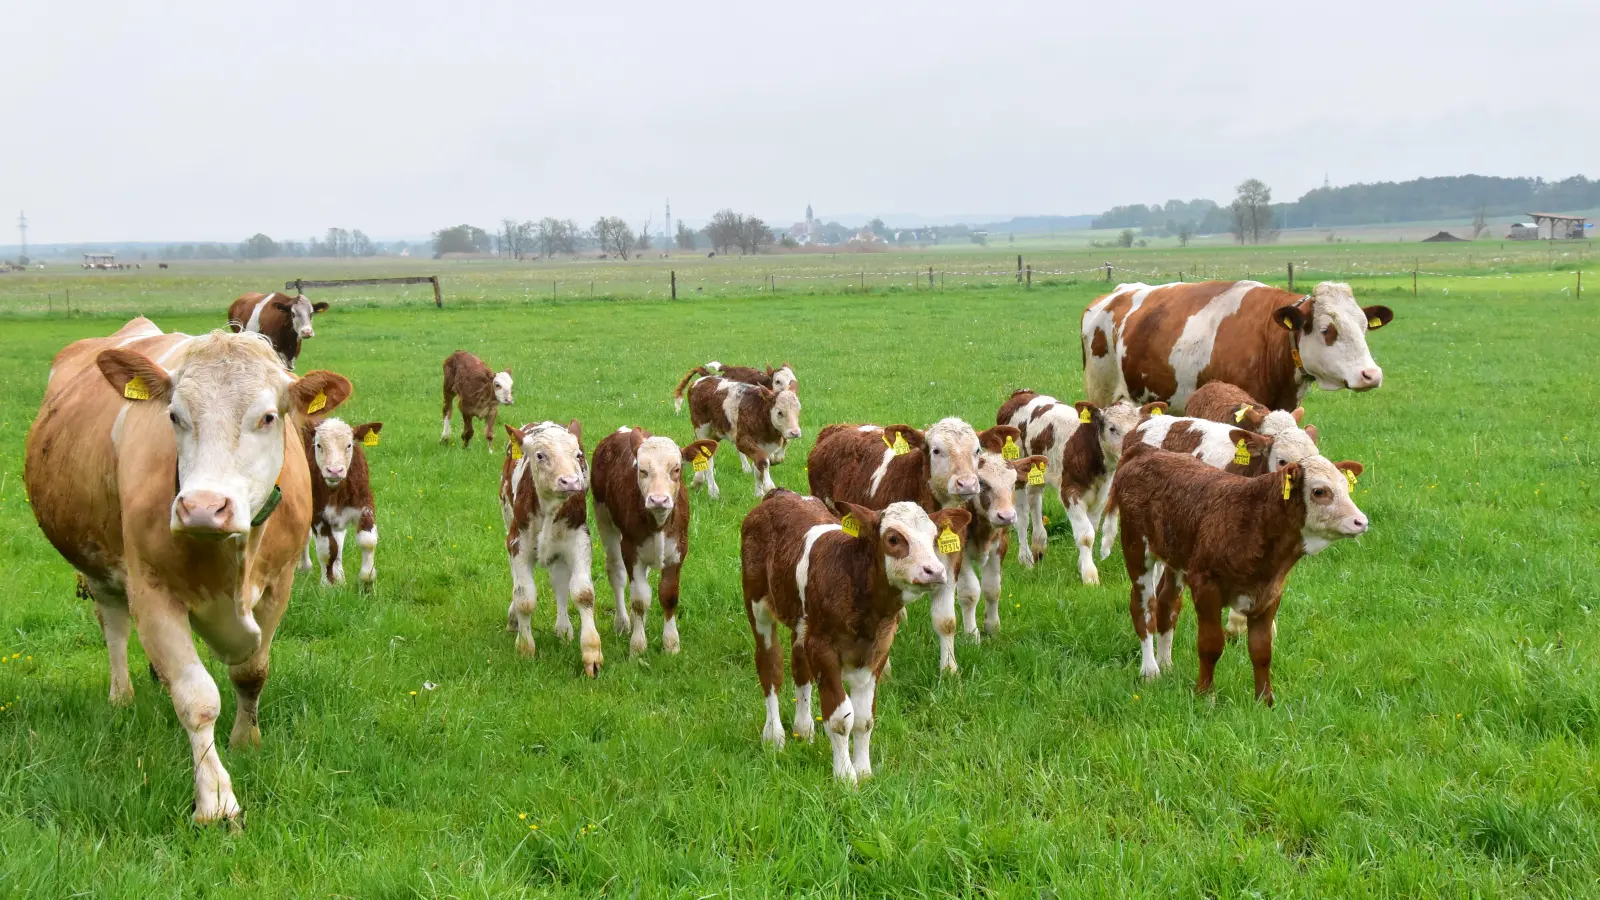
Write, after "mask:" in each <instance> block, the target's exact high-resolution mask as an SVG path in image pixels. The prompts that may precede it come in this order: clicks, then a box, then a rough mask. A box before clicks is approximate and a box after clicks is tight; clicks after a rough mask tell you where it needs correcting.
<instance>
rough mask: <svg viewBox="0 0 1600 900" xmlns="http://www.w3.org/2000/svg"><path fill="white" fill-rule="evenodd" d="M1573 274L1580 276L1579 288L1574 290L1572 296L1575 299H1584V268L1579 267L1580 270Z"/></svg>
mask: <svg viewBox="0 0 1600 900" xmlns="http://www.w3.org/2000/svg"><path fill="white" fill-rule="evenodd" d="M1572 274H1574V275H1576V276H1578V289H1577V290H1576V291H1574V292H1573V294H1572V298H1573V299H1574V300H1582V299H1583V270H1582V269H1579V270H1578V271H1576V272H1573V273H1572Z"/></svg>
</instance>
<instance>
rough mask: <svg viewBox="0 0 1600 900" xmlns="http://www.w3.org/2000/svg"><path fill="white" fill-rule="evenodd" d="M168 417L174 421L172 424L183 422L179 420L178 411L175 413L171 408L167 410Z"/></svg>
mask: <svg viewBox="0 0 1600 900" xmlns="http://www.w3.org/2000/svg"><path fill="white" fill-rule="evenodd" d="M167 418H168V419H170V420H171V421H172V424H173V425H180V424H182V423H181V422H179V421H178V414H177V413H175V412H173V411H171V410H168V411H167Z"/></svg>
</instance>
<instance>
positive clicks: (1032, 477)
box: [1028, 463, 1044, 487]
mask: <svg viewBox="0 0 1600 900" xmlns="http://www.w3.org/2000/svg"><path fill="white" fill-rule="evenodd" d="M1028 483H1029V484H1031V485H1033V486H1035V487H1038V486H1039V485H1041V484H1044V463H1034V464H1033V466H1032V468H1030V469H1028Z"/></svg>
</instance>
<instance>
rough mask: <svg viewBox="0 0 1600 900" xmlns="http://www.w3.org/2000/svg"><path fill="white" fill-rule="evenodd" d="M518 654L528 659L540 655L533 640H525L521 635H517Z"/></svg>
mask: <svg viewBox="0 0 1600 900" xmlns="http://www.w3.org/2000/svg"><path fill="white" fill-rule="evenodd" d="M517 652H518V653H520V654H522V655H523V656H526V657H528V658H529V659H532V658H533V657H534V656H536V655H538V654H537V651H536V649H535V647H534V645H533V639H532V638H525V637H523V636H522V635H520V634H519V635H517Z"/></svg>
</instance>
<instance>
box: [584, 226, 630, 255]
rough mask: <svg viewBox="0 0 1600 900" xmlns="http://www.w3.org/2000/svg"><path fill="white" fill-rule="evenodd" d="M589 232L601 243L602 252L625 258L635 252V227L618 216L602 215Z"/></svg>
mask: <svg viewBox="0 0 1600 900" xmlns="http://www.w3.org/2000/svg"><path fill="white" fill-rule="evenodd" d="M589 232H590V234H593V235H594V239H595V241H596V242H597V243H599V245H600V251H601V252H602V253H605V254H607V255H615V256H616V257H617V258H618V259H624V260H625V259H627V258H628V254H630V253H632V252H633V244H634V241H635V238H634V236H633V229H631V228H629V227H628V223H627V222H624V221H623V220H622V219H620V218H617V217H616V216H601V217H600V218H599V219H596V220H595V223H594V227H592V228H590V229H589Z"/></svg>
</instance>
